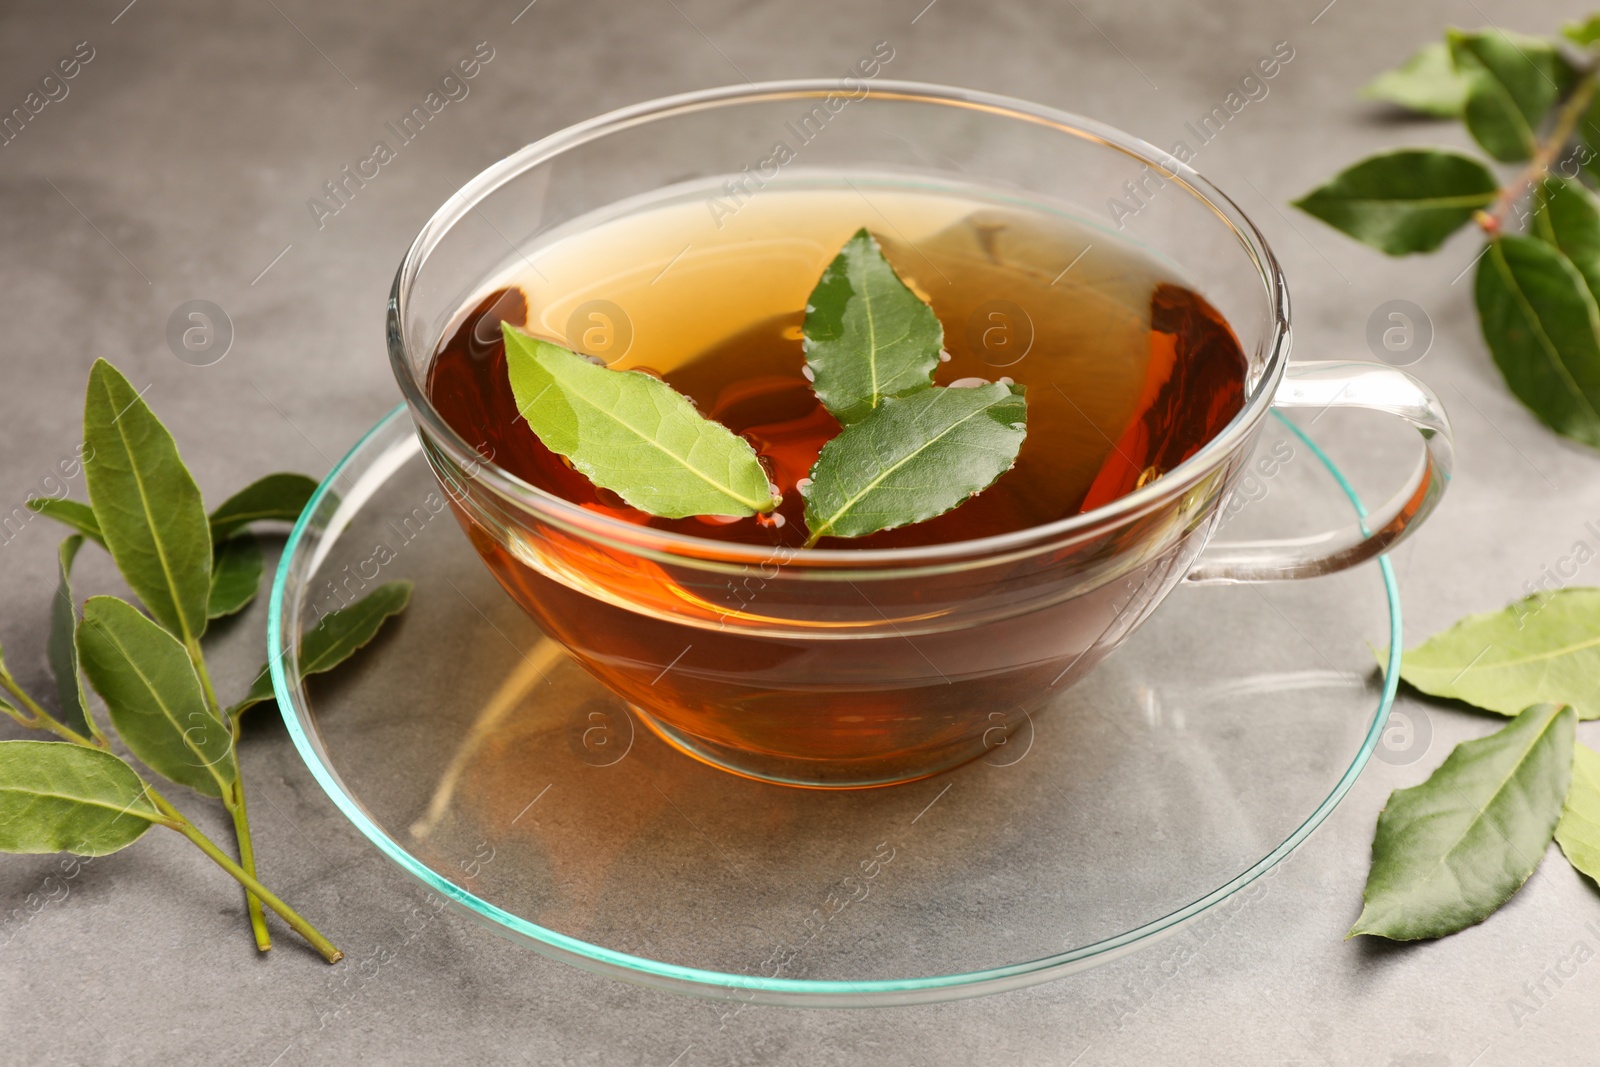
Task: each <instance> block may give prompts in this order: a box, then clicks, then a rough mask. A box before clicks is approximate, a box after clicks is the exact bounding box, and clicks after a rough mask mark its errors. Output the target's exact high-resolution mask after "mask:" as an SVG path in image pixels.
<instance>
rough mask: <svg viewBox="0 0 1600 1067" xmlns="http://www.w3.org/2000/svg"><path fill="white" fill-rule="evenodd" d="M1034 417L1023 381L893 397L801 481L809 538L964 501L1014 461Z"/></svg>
mask: <svg viewBox="0 0 1600 1067" xmlns="http://www.w3.org/2000/svg"><path fill="white" fill-rule="evenodd" d="M1026 423H1027V404H1026V402H1025V401H1024V399H1023V390H1022V388H1021V387H1020V386H1009V385H1003V384H1000V383H998V382H996V383H992V384H989V385H980V386H977V387H976V388H972V389H935V388H927V389H923V390H921V391H919V392H915V393H910V394H908V395H906V396H901V397H889V398H887V399H885V400H884V401H883V402H882V403H881V404H880V405H879V406H878V409H877V410H876V411H874V412H873V413H872V414H871V415H869V416H868V417H866V418H864V419H862V420H861V421H860V422H856V423H853V424H851V425H849V426H847V427H845V429H844V430H843V432H841V433H840V434H839V435H838V436H837V437H835V438H833V439H832V440H831V441H829V442H828V443H827V444H825V445H823V446H822V452H821V454H820V455H819V456H818V457H817V462H816V464H815V465H814V466H813V467H812V468H811V484H810V485H808V486H806V487H805V488H804V489H803V490H802V495H803V496H804V497H805V502H806V512H805V514H806V528H807V529H808V530H809V531H810V534H811V541H810V542H809V543H811V544H815V543H816V541H817V540H818V539H820V538H822V537H864V536H866V535H867V534H871V533H876V532H878V531H879V530H890V529H893V528H895V527H897V526H907V525H910V524H911V523H914V522H921V521H922V520H924V519H931V518H932V517H933V516H935V515H941V514H943V513H944V512H946V511H949V510H950V509H951V508H954V507H956V506H958V505H960V504H962V503H964V502H965V501H966V500H967V499H968V498H970V497H971V496H972V495H973V494H974V493H977V492H979V491H981V490H983V489H985V488H987V487H988V486H989V485H991V484H993V482H994V480H995V479H996V478H999V477H1000V475H1002V474H1004V473H1005V472H1006V471H1008V470H1010V469H1011V465H1012V463H1013V462H1015V460H1016V458H1017V451H1018V450H1019V449H1020V448H1021V447H1022V438H1023V436H1024V434H1025V433H1026Z"/></svg>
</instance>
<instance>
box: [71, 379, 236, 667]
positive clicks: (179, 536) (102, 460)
mask: <svg viewBox="0 0 1600 1067" xmlns="http://www.w3.org/2000/svg"><path fill="white" fill-rule="evenodd" d="M83 438H84V442H85V445H86V446H87V452H88V454H87V455H86V456H85V457H84V461H83V469H84V478H85V480H86V481H87V483H88V486H89V501H90V503H91V505H92V506H93V507H94V514H95V518H96V520H98V522H99V525H100V532H101V535H102V536H103V537H104V539H105V544H106V548H107V549H109V550H110V552H111V558H112V559H113V560H114V561H116V564H117V570H119V571H121V572H122V577H123V579H124V580H125V581H126V582H127V583H128V587H129V588H130V589H132V590H133V591H134V593H135V594H137V596H138V597H139V599H140V600H141V601H143V602H144V606H145V608H146V609H147V610H148V611H149V612H150V614H151V616H153V617H154V618H155V620H156V621H157V622H159V623H160V624H161V625H162V626H165V627H166V628H167V630H168V631H170V632H171V633H173V634H175V635H177V637H178V638H179V639H181V640H182V641H184V642H185V643H186V644H189V645H193V643H194V642H196V641H198V640H199V638H200V635H201V634H203V633H204V632H205V629H206V618H207V612H206V608H207V604H208V603H209V601H210V597H211V529H210V526H209V525H208V523H207V521H206V512H205V505H204V504H203V503H202V502H201V499H200V487H199V486H197V485H196V484H195V481H194V478H193V477H192V476H191V475H190V474H189V470H188V468H187V467H185V466H184V465H183V460H182V459H181V458H179V456H178V448H177V445H176V444H175V443H174V442H173V440H172V435H171V434H170V433H168V432H167V428H166V427H165V426H163V425H162V424H161V420H160V419H158V418H156V416H155V413H154V412H152V411H151V410H150V408H149V406H148V405H146V404H145V402H144V400H143V399H142V398H141V397H140V396H139V393H138V391H137V390H136V389H134V387H133V386H132V385H130V384H129V383H128V379H126V378H124V377H123V376H122V373H121V372H120V371H118V370H117V369H116V368H115V367H113V366H112V365H111V364H109V363H107V362H106V361H105V360H103V359H97V360H95V362H94V367H93V368H92V369H91V370H90V371H89V389H88V396H87V398H86V400H85V402H84V412H83Z"/></svg>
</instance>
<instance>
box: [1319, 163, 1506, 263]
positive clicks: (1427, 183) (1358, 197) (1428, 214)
mask: <svg viewBox="0 0 1600 1067" xmlns="http://www.w3.org/2000/svg"><path fill="white" fill-rule="evenodd" d="M1499 188H1500V183H1499V182H1498V181H1497V180H1496V179H1495V176H1494V175H1493V174H1491V173H1490V172H1489V168H1487V167H1485V166H1484V165H1483V164H1482V163H1479V162H1478V161H1477V160H1475V159H1473V158H1472V157H1470V156H1464V155H1461V154H1459V153H1456V152H1448V151H1445V150H1443V149H1425V148H1403V149H1399V150H1398V151H1394V152H1384V153H1381V154H1379V155H1375V156H1369V157H1368V158H1366V159H1363V160H1362V161H1361V162H1359V163H1356V164H1354V165H1352V166H1350V167H1347V168H1346V169H1345V170H1343V171H1340V172H1339V173H1338V174H1336V175H1334V176H1333V177H1332V178H1331V179H1329V180H1328V181H1327V183H1325V184H1324V185H1322V186H1320V187H1318V188H1316V189H1313V190H1312V191H1311V192H1309V193H1307V194H1306V195H1305V196H1303V197H1301V198H1300V199H1299V200H1296V201H1294V206H1295V207H1297V208H1299V209H1300V210H1301V211H1304V212H1306V213H1307V214H1310V215H1315V216H1316V217H1317V218H1319V219H1321V220H1322V221H1323V222H1326V223H1327V224H1328V225H1330V226H1332V227H1334V228H1335V229H1339V230H1342V231H1344V232H1345V233H1347V234H1349V235H1350V236H1351V237H1354V238H1355V239H1356V240H1358V241H1364V242H1365V243H1367V244H1369V245H1371V246H1372V247H1374V248H1376V249H1378V250H1379V251H1381V252H1386V253H1388V254H1389V255H1391V256H1403V255H1408V254H1410V253H1412V252H1432V251H1433V250H1434V249H1436V248H1438V247H1439V246H1440V245H1441V244H1443V243H1444V241H1445V238H1447V237H1449V236H1450V235H1451V234H1452V233H1454V232H1455V231H1456V230H1458V229H1460V228H1461V227H1462V226H1465V225H1466V224H1467V223H1468V222H1470V221H1471V220H1472V215H1473V213H1474V212H1476V211H1479V210H1481V209H1483V208H1485V207H1487V206H1488V205H1489V204H1490V203H1492V202H1493V201H1494V198H1495V194H1496V193H1497V192H1498V191H1499Z"/></svg>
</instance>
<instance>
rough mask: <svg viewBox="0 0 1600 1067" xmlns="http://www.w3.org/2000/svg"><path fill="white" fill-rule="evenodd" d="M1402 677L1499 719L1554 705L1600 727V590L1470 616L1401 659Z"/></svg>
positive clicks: (1560, 593) (1543, 596)
mask: <svg viewBox="0 0 1600 1067" xmlns="http://www.w3.org/2000/svg"><path fill="white" fill-rule="evenodd" d="M1400 677H1401V679H1403V680H1404V681H1405V682H1406V684H1408V685H1411V686H1413V687H1414V688H1417V689H1420V690H1421V691H1422V692H1424V693H1427V694H1428V695H1430V696H1436V697H1445V698H1447V699H1451V700H1463V701H1466V702H1467V703H1468V704H1471V705H1473V706H1474V707H1479V708H1483V709H1484V710H1485V711H1495V712H1499V713H1500V714H1501V715H1515V714H1517V713H1518V712H1520V711H1521V710H1522V709H1523V708H1525V707H1527V706H1528V705H1530V704H1544V703H1550V704H1571V705H1572V708H1573V710H1574V711H1575V712H1577V714H1578V717H1579V718H1582V719H1600V589H1591V588H1573V589H1561V590H1557V591H1556V592H1553V593H1535V594H1534V595H1533V596H1530V597H1525V598H1523V599H1522V600H1518V601H1516V602H1515V603H1512V604H1510V605H1509V606H1507V607H1506V608H1504V609H1502V610H1500V611H1489V612H1484V613H1482V614H1478V615H1468V616H1467V617H1466V618H1464V619H1461V620H1460V621H1459V622H1457V623H1456V624H1455V625H1454V626H1451V627H1450V628H1449V629H1447V630H1443V631H1441V632H1439V633H1436V634H1434V635H1433V636H1432V637H1430V638H1428V639H1427V640H1426V641H1424V642H1423V643H1422V644H1420V645H1418V646H1417V647H1416V648H1413V649H1410V650H1408V651H1407V652H1406V653H1405V654H1404V655H1402V656H1401V658H1400Z"/></svg>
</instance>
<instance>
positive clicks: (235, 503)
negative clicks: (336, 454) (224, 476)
mask: <svg viewBox="0 0 1600 1067" xmlns="http://www.w3.org/2000/svg"><path fill="white" fill-rule="evenodd" d="M316 491H317V482H316V479H314V478H308V477H306V476H305V475H304V474H292V473H288V472H285V471H280V472H278V473H277V474H268V475H266V476H265V477H262V478H257V479H256V480H255V481H253V482H251V483H250V484H249V485H247V486H245V487H244V488H243V489H241V490H239V491H238V492H237V493H235V494H233V495H232V496H230V497H229V498H228V499H226V500H224V501H223V502H222V503H221V504H219V505H218V506H217V508H216V509H215V510H214V511H212V512H211V516H210V522H211V539H212V540H213V541H225V540H227V539H228V538H230V537H232V536H233V535H234V534H236V533H238V532H239V531H240V530H242V529H244V528H245V527H246V526H249V525H250V524H251V523H253V522H294V521H295V520H296V519H298V518H299V517H300V512H302V511H304V510H305V506H306V504H307V503H308V502H309V501H310V500H311V494H313V493H315V492H316Z"/></svg>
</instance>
